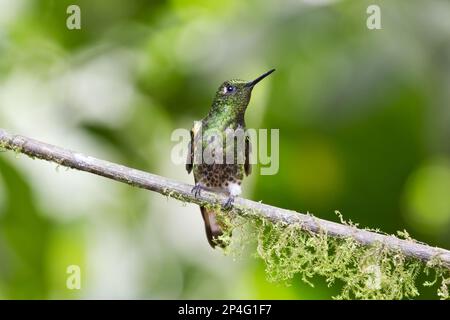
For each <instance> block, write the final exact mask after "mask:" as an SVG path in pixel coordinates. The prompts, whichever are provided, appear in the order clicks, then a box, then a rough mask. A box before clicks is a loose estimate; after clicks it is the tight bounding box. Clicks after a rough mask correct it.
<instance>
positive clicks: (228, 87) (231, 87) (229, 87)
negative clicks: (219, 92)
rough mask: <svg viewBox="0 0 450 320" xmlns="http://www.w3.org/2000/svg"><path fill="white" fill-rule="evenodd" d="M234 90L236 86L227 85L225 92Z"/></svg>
mask: <svg viewBox="0 0 450 320" xmlns="http://www.w3.org/2000/svg"><path fill="white" fill-rule="evenodd" d="M234 90H236V87H234V86H227V92H228V93H229V92H233V91H234Z"/></svg>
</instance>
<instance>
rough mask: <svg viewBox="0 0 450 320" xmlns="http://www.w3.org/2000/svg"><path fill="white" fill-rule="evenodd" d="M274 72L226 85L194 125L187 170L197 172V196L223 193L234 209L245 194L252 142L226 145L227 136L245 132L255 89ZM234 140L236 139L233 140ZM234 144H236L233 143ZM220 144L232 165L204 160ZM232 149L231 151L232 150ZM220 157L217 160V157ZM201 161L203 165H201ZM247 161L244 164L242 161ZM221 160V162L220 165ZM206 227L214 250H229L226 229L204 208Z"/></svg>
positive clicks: (230, 82) (229, 81)
mask: <svg viewBox="0 0 450 320" xmlns="http://www.w3.org/2000/svg"><path fill="white" fill-rule="evenodd" d="M274 71H275V69H272V70H270V71H268V72H266V73H264V74H262V75H261V76H259V77H258V78H256V79H255V80H253V81H244V80H237V79H233V80H228V81H225V82H224V83H222V84H221V85H220V87H219V89H218V90H217V92H216V95H215V98H214V100H213V103H212V105H211V108H210V110H209V113H208V114H207V115H206V117H205V118H203V119H202V120H201V121H196V122H194V126H193V128H192V129H191V140H190V143H189V149H188V159H187V161H186V170H187V172H188V173H191V171H192V170H193V173H194V180H195V186H194V188H193V189H192V192H193V193H194V194H195V196H198V195H199V194H200V191H201V190H211V191H216V192H222V193H225V194H227V195H228V199H227V201H226V203H225V205H224V207H225V208H230V207H231V206H232V203H233V201H234V198H235V197H236V196H238V195H240V194H241V182H242V179H243V178H244V174H245V175H247V176H248V175H249V174H250V173H251V164H250V161H249V158H250V150H251V145H250V140H249V138H248V136H246V137H245V138H244V139H245V140H244V143H243V145H244V146H243V147H242V148H238V147H237V146H235V145H233V146H231V147H230V146H228V145H225V143H224V142H225V141H226V134H228V132H229V131H230V130H231V131H236V130H243V131H245V119H244V115H245V111H246V109H247V106H248V104H249V102H250V97H251V93H252V90H253V88H254V87H255V85H256V84H257V83H258V82H260V81H261V80H262V79H264V78H265V77H267V76H268V75H270V74H271V73H272V72H274ZM233 139H234V138H233ZM233 141H234V140H233ZM214 143H216V144H217V145H219V146H220V147H223V151H225V153H226V152H229V151H231V152H232V153H233V154H232V157H231V158H232V161H231V163H230V161H228V160H227V161H223V160H224V157H223V152H222V154H215V151H216V150H215V149H214V150H213V151H212V152H211V153H212V156H213V158H212V160H210V161H207V160H206V159H204V158H203V157H204V153H203V152H204V150H205V149H207V148H208V147H211V146H212V145H214ZM230 148H231V149H230ZM215 156H217V157H215ZM198 159H200V161H197V160H198ZM239 159H243V161H239ZM219 160H220V161H219ZM200 210H201V213H202V217H203V220H204V223H205V229H206V236H207V239H208V242H209V244H210V245H211V247H213V248H214V247H215V246H217V245H218V246H220V247H225V244H224V243H223V241H220V236H221V235H223V227H224V226H223V225H221V224H220V222H219V221H218V220H217V216H216V212H215V211H214V210H211V209H207V208H205V207H200Z"/></svg>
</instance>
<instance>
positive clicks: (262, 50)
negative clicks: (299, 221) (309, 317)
mask: <svg viewBox="0 0 450 320" xmlns="http://www.w3.org/2000/svg"><path fill="white" fill-rule="evenodd" d="M70 4H78V5H79V6H80V8H81V26H82V28H81V30H68V29H67V28H66V19H67V17H68V14H67V13H66V9H67V7H68V6H69V5H70ZM370 4H378V5H379V6H380V8H381V22H382V29H381V30H368V29H367V27H366V19H367V17H368V15H367V13H366V9H367V7H368V6H369V5H370ZM0 8H2V9H1V10H0V127H1V128H4V129H7V130H9V131H11V132H13V133H19V134H23V135H28V136H30V137H34V138H36V139H39V140H43V141H47V142H49V143H53V144H56V145H61V146H65V147H67V148H70V149H74V150H78V151H81V152H84V153H87V154H91V155H94V156H97V157H101V158H105V159H108V160H111V161H115V162H119V163H122V164H125V165H128V166H132V167H136V168H139V169H142V170H147V171H150V172H154V173H157V174H160V175H164V176H167V177H170V178H173V179H178V180H182V181H185V182H188V183H192V179H193V178H192V177H191V176H188V175H187V173H186V172H185V171H184V166H183V165H175V164H173V163H172V162H171V161H170V151H171V148H172V147H173V145H174V143H173V142H171V141H170V134H171V132H172V130H174V129H176V128H187V129H189V128H190V127H191V125H192V122H193V120H198V119H201V118H202V117H203V116H204V115H205V114H206V112H207V110H208V108H209V106H210V103H211V99H212V97H213V95H214V92H215V90H216V89H217V87H218V85H219V84H220V83H221V82H222V81H223V80H226V79H230V78H243V79H253V78H254V77H255V76H257V75H259V74H261V73H262V72H264V71H267V70H268V69H270V68H272V67H274V68H276V69H277V72H276V73H274V74H273V75H272V76H271V77H270V78H268V79H267V80H265V81H264V82H263V83H262V84H261V85H260V86H258V87H257V88H256V89H255V91H254V94H253V99H252V101H251V104H250V106H249V109H248V112H247V116H246V119H247V125H248V126H249V127H252V128H279V129H280V170H279V173H278V174H277V175H274V176H260V175H258V174H253V175H252V176H251V177H250V178H249V179H247V181H245V183H244V190H245V191H244V196H246V197H248V198H251V199H254V200H262V201H263V202H265V203H269V204H272V205H276V206H280V207H283V208H289V209H294V210H297V211H302V212H306V211H309V212H312V213H314V214H315V215H317V216H319V217H321V218H325V219H332V220H337V217H336V216H335V214H334V210H339V211H341V212H342V214H343V215H344V217H345V218H346V219H351V220H352V221H355V222H358V223H360V225H361V226H364V227H371V228H380V229H381V230H383V231H385V232H389V233H394V232H395V231H396V230H403V229H407V230H408V231H409V232H410V234H411V235H412V236H413V237H414V238H416V239H418V240H420V241H424V242H427V243H429V244H431V245H436V246H441V247H445V248H449V247H450V143H449V141H450V140H449V138H450V106H449V101H450V90H449V89H450V2H449V1H444V0H442V1H439V0H433V1H418V0H417V1H415V0H395V1H393V0H391V1H375V0H373V1H361V0H353V1H332V0H317V1H314V0H308V1H306V0H303V1H301V0H280V1H269V0H250V1H241V0H228V1H211V0H189V1H188V0H171V1H162V0H161V1H145V0H133V1H119V0H113V1H111V0H108V1H107V0H104V1H102V0H85V1H66V0H35V1H32V0H0ZM254 172H258V170H254ZM69 265H79V266H80V267H81V270H82V274H81V276H82V278H81V279H82V287H81V290H68V289H67V288H66V279H67V274H66V268H67V266H69ZM315 284H316V287H315V288H311V287H309V286H308V285H306V284H303V283H301V281H300V280H299V279H294V280H293V281H292V285H290V286H286V285H284V284H273V283H268V282H267V281H266V279H265V274H264V266H263V264H262V263H261V261H259V260H257V259H255V258H253V257H252V255H250V254H249V255H248V256H247V255H243V256H242V257H241V258H237V259H233V258H232V257H229V256H224V255H223V254H222V253H221V252H220V251H219V250H216V251H213V250H211V249H210V247H209V246H208V244H207V241H206V238H205V234H204V230H203V224H202V220H201V217H200V213H199V210H198V207H196V206H195V205H190V204H188V205H183V204H182V203H180V202H177V201H175V200H168V199H166V198H165V197H162V196H160V195H158V194H153V193H151V192H146V191H143V190H138V189H134V188H131V187H128V186H126V185H122V184H119V183H115V182H112V181H109V180H106V179H102V178H99V177H96V176H93V175H89V174H85V173H79V172H75V171H73V170H66V169H64V168H56V167H55V165H52V164H49V163H44V162H42V161H37V160H36V161H32V160H30V159H28V158H26V157H25V156H16V155H15V154H13V153H11V152H3V153H0V298H2V299H10V298H62V299H66V298H67V299H72V298H175V299H176V298H189V299H193V298H199V299H202V298H208V299H210V298H255V299H258V298H274V299H278V298H279V299H285V298H286V299H329V298H330V297H331V296H333V295H335V294H336V293H337V292H338V290H339V286H336V287H333V288H327V287H326V286H325V285H324V283H323V281H321V279H315ZM419 289H420V291H421V292H422V295H421V296H420V298H435V297H436V295H435V289H426V290H424V289H423V288H422V287H421V285H420V283H419Z"/></svg>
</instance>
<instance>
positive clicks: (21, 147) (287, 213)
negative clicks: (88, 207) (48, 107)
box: [0, 129, 450, 269]
mask: <svg viewBox="0 0 450 320" xmlns="http://www.w3.org/2000/svg"><path fill="white" fill-rule="evenodd" d="M0 146H1V147H3V148H5V149H9V150H13V151H15V152H17V153H23V154H26V155H28V156H30V157H32V158H38V159H42V160H46V161H51V162H55V163H57V164H58V165H61V166H65V167H69V168H72V169H77V170H80V171H85V172H89V173H93V174H96V175H99V176H102V177H106V178H109V179H112V180H116V181H119V182H123V183H126V184H129V185H132V186H135V187H138V188H143V189H147V190H151V191H154V192H158V193H160V194H163V195H166V196H169V197H172V198H175V199H178V200H182V201H186V202H191V203H196V204H199V205H208V204H209V205H220V204H222V203H224V201H225V200H226V196H225V195H222V194H216V193H213V192H208V191H204V192H202V193H201V195H199V196H198V197H195V196H194V195H193V194H192V192H191V190H192V187H193V186H192V185H188V184H184V183H180V182H177V181H174V180H171V179H167V178H165V177H161V176H158V175H155V174H151V173H147V172H144V171H140V170H136V169H132V168H128V167H125V166H122V165H119V164H115V163H112V162H108V161H105V160H100V159H96V158H94V157H90V156H86V155H83V154H81V153H77V152H73V151H70V150H67V149H63V148H60V147H56V146H53V145H50V144H47V143H43V142H39V141H37V140H34V139H30V138H27V137H24V136H19V135H12V134H10V133H8V132H6V131H5V130H3V129H0ZM234 209H235V210H236V211H237V212H240V213H243V212H246V213H248V212H252V213H254V214H256V215H259V216H261V217H264V218H266V219H268V220H270V221H272V222H282V223H285V224H300V225H301V227H302V228H303V229H304V230H308V231H310V232H312V233H317V234H318V233H323V232H326V233H327V235H329V236H331V237H336V238H347V237H351V238H353V239H354V240H356V241H357V242H358V243H360V244H361V245H364V246H370V245H372V244H375V243H382V244H384V245H385V246H386V247H387V248H389V249H391V250H400V251H401V252H402V253H403V254H404V255H405V256H407V257H412V258H416V259H419V260H422V261H424V262H428V261H431V260H432V259H435V258H439V259H440V261H441V262H442V265H443V266H444V267H445V268H447V269H450V251H448V250H445V249H441V248H436V247H431V246H429V245H426V244H422V243H417V242H414V241H411V240H403V239H399V238H397V237H395V236H392V235H384V234H380V233H376V232H372V231H368V230H363V229H358V228H356V227H355V226H350V225H346V224H340V223H336V222H331V221H327V220H323V219H319V218H316V217H313V216H311V215H308V214H303V213H298V212H295V211H291V210H286V209H281V208H277V207H273V206H269V205H265V204H262V203H259V202H254V201H251V200H247V199H243V198H236V200H235V201H234Z"/></svg>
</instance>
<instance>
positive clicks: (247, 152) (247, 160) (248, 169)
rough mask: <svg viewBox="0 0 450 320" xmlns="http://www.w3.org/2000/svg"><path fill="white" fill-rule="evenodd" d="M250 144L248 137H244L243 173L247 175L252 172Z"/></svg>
mask: <svg viewBox="0 0 450 320" xmlns="http://www.w3.org/2000/svg"><path fill="white" fill-rule="evenodd" d="M251 149H252V144H251V142H250V137H249V136H246V137H245V163H244V171H245V175H247V176H248V175H249V174H250V173H252V165H251V163H250V153H251V152H252V150H251Z"/></svg>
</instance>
